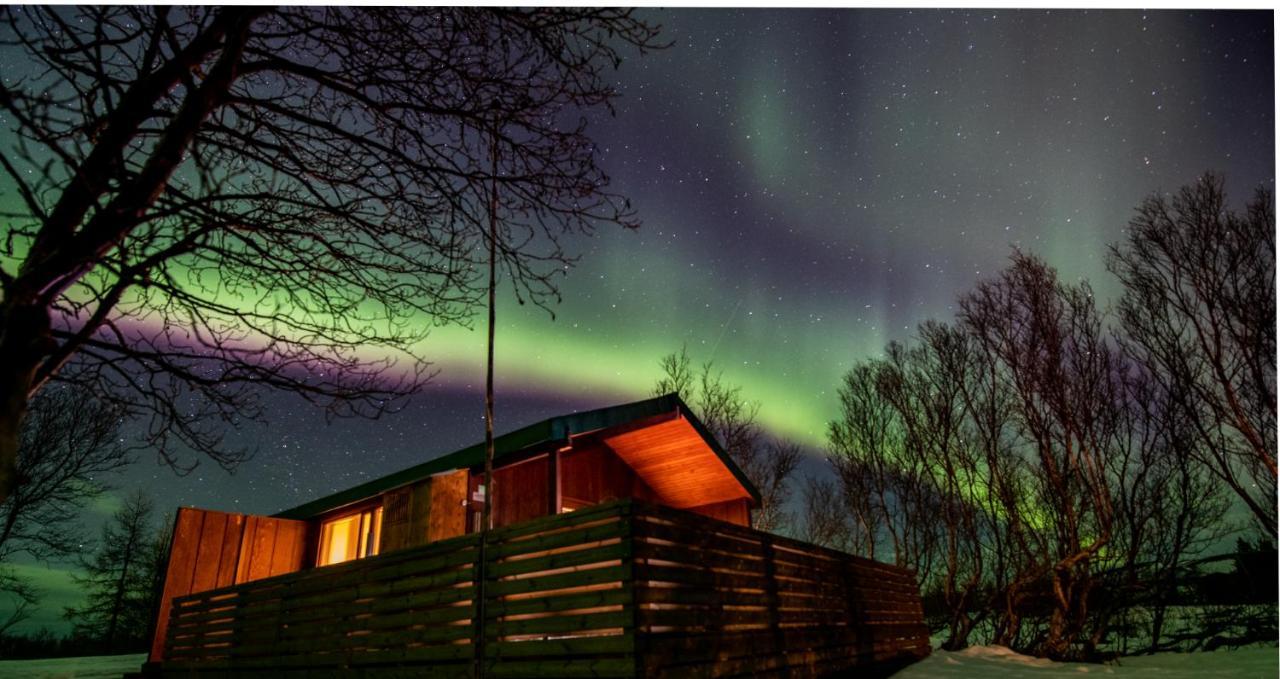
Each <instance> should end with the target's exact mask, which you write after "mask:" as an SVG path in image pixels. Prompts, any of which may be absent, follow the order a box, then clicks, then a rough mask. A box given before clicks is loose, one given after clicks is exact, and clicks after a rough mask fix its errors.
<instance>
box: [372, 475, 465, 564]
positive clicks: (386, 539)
mask: <svg viewBox="0 0 1280 679" xmlns="http://www.w3.org/2000/svg"><path fill="white" fill-rule="evenodd" d="M466 491H467V471H466V470H459V471H456V472H451V473H447V474H438V475H436V476H432V477H430V478H427V479H423V480H422V481H419V482H417V483H415V484H412V485H409V486H405V487H404V488H397V489H395V490H392V491H388V492H387V493H385V494H383V496H382V543H381V544H380V545H379V546H378V552H379V553H381V554H385V553H387V552H391V551H395V550H397V549H405V548H406V547H416V546H418V545H422V544H426V543H428V542H435V541H437V540H444V539H446V538H452V537H457V536H459V535H462V534H463V533H465V532H466V527H467V526H466V521H467V515H466V507H465V506H464V504H463V501H464V499H465V498H466Z"/></svg>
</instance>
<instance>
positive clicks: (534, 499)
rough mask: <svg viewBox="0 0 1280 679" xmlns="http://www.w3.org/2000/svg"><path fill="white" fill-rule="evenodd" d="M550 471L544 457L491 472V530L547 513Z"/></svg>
mask: <svg viewBox="0 0 1280 679" xmlns="http://www.w3.org/2000/svg"><path fill="white" fill-rule="evenodd" d="M550 471H551V470H550V465H549V463H548V459H547V456H546V455H539V456H537V457H534V458H531V459H528V460H524V461H521V462H517V463H515V464H509V465H506V466H503V467H498V468H497V469H494V470H493V485H494V489H495V490H494V496H493V497H494V504H493V526H494V528H501V527H503V526H510V525H511V524H513V523H518V522H520V521H527V520H529V519H534V518H537V517H539V516H546V515H547V514H550V513H551V477H550Z"/></svg>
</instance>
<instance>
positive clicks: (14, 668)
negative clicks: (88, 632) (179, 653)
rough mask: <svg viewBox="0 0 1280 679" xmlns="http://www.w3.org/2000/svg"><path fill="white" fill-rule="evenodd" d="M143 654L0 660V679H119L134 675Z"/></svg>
mask: <svg viewBox="0 0 1280 679" xmlns="http://www.w3.org/2000/svg"><path fill="white" fill-rule="evenodd" d="M146 659H147V654H146V653H133V654H130V655H99V656H90V657H84V658H48V659H45V660H0V679H18V677H23V678H24V679H107V678H108V677H110V678H111V679H120V677H121V676H123V675H124V673H125V672H137V671H138V670H140V669H142V663H143V662H145V661H146Z"/></svg>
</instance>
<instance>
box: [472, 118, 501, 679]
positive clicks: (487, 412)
mask: <svg viewBox="0 0 1280 679" xmlns="http://www.w3.org/2000/svg"><path fill="white" fill-rule="evenodd" d="M489 133H490V143H489V162H490V166H489V167H490V184H491V186H490V191H489V328H488V330H489V338H488V356H487V360H486V366H485V381H484V506H483V507H482V508H481V510H480V551H479V559H478V560H479V563H478V564H477V565H478V568H477V570H478V572H479V578H478V582H477V583H476V597H477V600H476V618H477V621H476V664H475V676H476V678H477V679H480V677H483V676H484V663H485V659H484V646H485V631H484V623H485V581H486V580H487V579H488V574H487V573H486V572H485V571H486V570H487V565H488V564H487V563H486V561H487V558H486V554H485V552H486V551H487V550H486V549H485V545H486V543H487V542H488V537H489V529H490V528H492V527H493V526H492V524H493V519H492V509H493V501H494V497H495V496H494V492H493V325H494V317H495V315H496V314H495V305H494V302H495V300H496V297H497V295H496V289H497V270H498V265H497V257H498V130H497V125H496V124H493V127H492V128H491V129H490V131H489Z"/></svg>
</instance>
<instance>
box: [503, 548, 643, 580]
mask: <svg viewBox="0 0 1280 679" xmlns="http://www.w3.org/2000/svg"><path fill="white" fill-rule="evenodd" d="M630 555H631V543H630V542H629V541H627V542H615V543H613V544H606V545H603V546H600V547H592V548H589V549H582V550H578V551H574V552H563V553H559V554H552V555H550V556H539V557H534V558H532V559H521V560H519V561H502V562H500V563H496V564H493V565H492V566H490V567H489V568H488V569H487V570H488V574H489V577H491V578H503V577H508V576H513V575H523V574H527V573H537V572H540V571H549V570H555V569H558V568H568V567H571V566H585V565H589V564H595V563H602V562H608V561H617V560H618V559H621V558H623V557H626V556H630Z"/></svg>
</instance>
